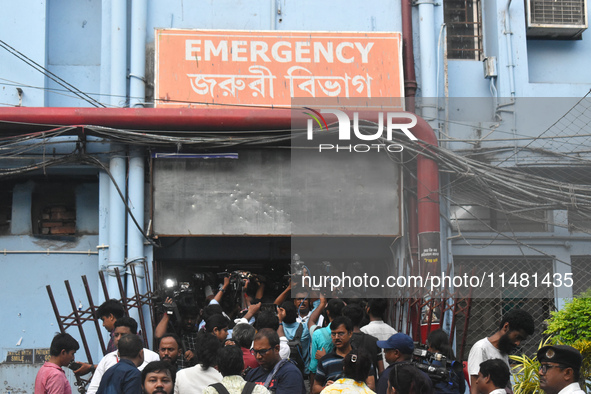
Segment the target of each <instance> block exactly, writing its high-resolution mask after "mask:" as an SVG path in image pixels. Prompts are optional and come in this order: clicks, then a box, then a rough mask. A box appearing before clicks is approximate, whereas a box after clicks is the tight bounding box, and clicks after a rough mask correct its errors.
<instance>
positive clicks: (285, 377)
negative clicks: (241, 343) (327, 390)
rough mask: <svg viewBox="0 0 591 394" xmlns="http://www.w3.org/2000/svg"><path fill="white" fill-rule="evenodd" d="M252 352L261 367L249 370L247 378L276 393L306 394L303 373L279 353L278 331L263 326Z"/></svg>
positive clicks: (256, 337)
mask: <svg viewBox="0 0 591 394" xmlns="http://www.w3.org/2000/svg"><path fill="white" fill-rule="evenodd" d="M252 353H253V355H254V356H255V358H256V360H257V362H258V363H259V365H260V367H258V368H255V369H253V370H251V371H250V372H248V374H247V375H246V380H247V381H249V382H254V383H257V384H261V385H264V386H265V388H267V389H269V390H270V391H273V392H275V394H305V393H306V388H305V386H304V378H303V377H302V373H301V372H300V370H299V369H298V367H296V366H295V365H294V364H293V363H292V362H291V361H289V360H282V359H281V356H280V355H279V335H277V331H275V330H272V329H270V328H263V329H261V330H260V331H259V332H257V334H256V335H255V337H254V342H253V345H252Z"/></svg>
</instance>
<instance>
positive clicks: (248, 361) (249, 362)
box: [232, 323, 259, 369]
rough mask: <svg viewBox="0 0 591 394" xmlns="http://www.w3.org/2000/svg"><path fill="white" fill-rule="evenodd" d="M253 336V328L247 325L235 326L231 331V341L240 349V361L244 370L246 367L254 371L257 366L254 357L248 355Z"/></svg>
mask: <svg viewBox="0 0 591 394" xmlns="http://www.w3.org/2000/svg"><path fill="white" fill-rule="evenodd" d="M255 334H256V332H255V329H254V327H253V326H251V325H250V324H247V323H240V324H236V325H235V326H234V329H233V330H232V340H233V341H234V342H235V343H236V345H238V346H240V349H241V350H242V359H243V360H244V368H245V369H246V368H248V367H250V369H255V368H257V367H258V366H259V363H258V362H257V360H256V358H255V356H253V355H252V354H251V353H250V348H251V347H252V341H253V340H254V336H255Z"/></svg>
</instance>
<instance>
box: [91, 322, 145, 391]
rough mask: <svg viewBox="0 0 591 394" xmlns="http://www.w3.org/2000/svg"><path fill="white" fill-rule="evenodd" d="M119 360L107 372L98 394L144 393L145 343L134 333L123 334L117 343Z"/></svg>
mask: <svg viewBox="0 0 591 394" xmlns="http://www.w3.org/2000/svg"><path fill="white" fill-rule="evenodd" d="M117 347H118V348H119V352H118V354H119V362H118V363H117V364H115V365H113V366H112V367H111V368H109V369H108V370H107V372H105V374H104V375H103V378H102V379H101V384H100V385H99V388H98V391H97V394H142V373H141V372H140V371H139V369H137V368H138V367H139V366H140V365H142V363H143V362H144V345H143V343H142V340H141V339H140V337H138V336H137V335H134V334H127V335H123V336H122V337H121V339H119V343H118V344H117Z"/></svg>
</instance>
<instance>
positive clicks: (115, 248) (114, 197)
mask: <svg viewBox="0 0 591 394" xmlns="http://www.w3.org/2000/svg"><path fill="white" fill-rule="evenodd" d="M112 147H113V149H115V150H116V151H115V152H114V153H113V154H112V156H111V160H110V162H109V171H110V172H111V176H112V177H113V179H112V181H114V182H115V184H113V182H111V183H110V184H109V262H108V264H107V274H108V277H107V286H108V289H109V295H110V296H111V297H113V298H119V297H117V295H118V294H119V286H118V284H117V280H116V277H115V271H114V270H115V268H119V271H120V272H121V273H123V272H125V204H124V200H123V199H122V198H121V194H122V195H123V196H124V198H125V194H126V187H125V185H126V179H125V178H126V175H127V174H126V165H125V164H126V163H125V149H124V147H122V146H120V145H115V144H114V145H112ZM120 192H121V194H119V193H120Z"/></svg>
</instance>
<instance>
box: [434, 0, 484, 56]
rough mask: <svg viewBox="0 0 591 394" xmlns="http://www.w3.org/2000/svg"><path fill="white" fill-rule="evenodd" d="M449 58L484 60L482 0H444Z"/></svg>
mask: <svg viewBox="0 0 591 394" xmlns="http://www.w3.org/2000/svg"><path fill="white" fill-rule="evenodd" d="M443 12H444V16H443V17H444V21H445V24H446V26H447V57H448V59H464V60H482V13H481V4H480V0H444V2H443Z"/></svg>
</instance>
